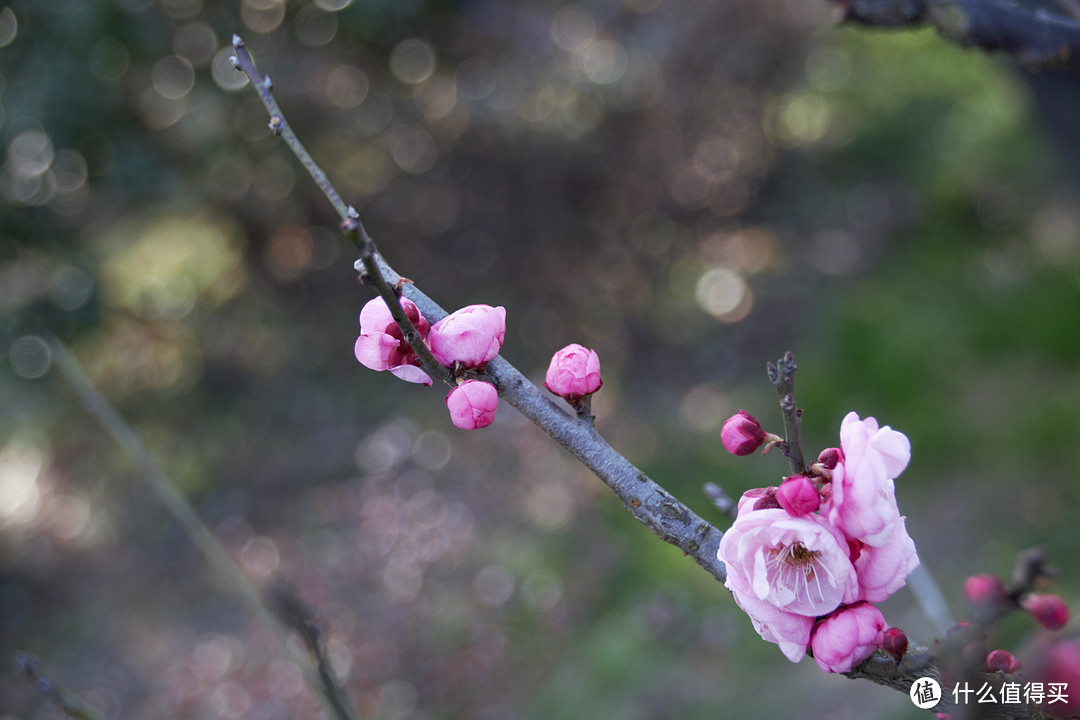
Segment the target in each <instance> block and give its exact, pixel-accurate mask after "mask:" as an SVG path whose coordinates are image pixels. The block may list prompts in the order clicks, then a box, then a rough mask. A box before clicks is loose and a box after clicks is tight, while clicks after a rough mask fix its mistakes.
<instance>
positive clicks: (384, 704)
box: [379, 680, 419, 720]
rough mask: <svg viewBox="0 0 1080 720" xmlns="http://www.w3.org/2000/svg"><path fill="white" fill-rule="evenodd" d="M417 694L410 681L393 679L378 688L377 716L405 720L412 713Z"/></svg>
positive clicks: (391, 719) (392, 719) (388, 719)
mask: <svg viewBox="0 0 1080 720" xmlns="http://www.w3.org/2000/svg"><path fill="white" fill-rule="evenodd" d="M418 699H419V695H418V694H417V692H416V688H415V687H413V686H412V684H411V683H407V682H405V681H404V680H394V681H391V682H388V683H386V684H385V685H383V686H382V687H381V688H379V717H385V718H387V720H405V718H408V717H410V716H412V715H413V712H414V711H415V710H416V703H417V700H418Z"/></svg>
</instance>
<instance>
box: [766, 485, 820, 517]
mask: <svg viewBox="0 0 1080 720" xmlns="http://www.w3.org/2000/svg"><path fill="white" fill-rule="evenodd" d="M776 501H777V502H779V503H780V507H782V508H784V509H785V510H787V511H788V515H791V516H793V517H799V516H800V515H806V514H807V513H812V512H814V511H815V510H817V509H818V505H820V504H821V496H820V495H818V487H817V483H815V482H814V481H813V480H811V479H810V478H808V477H806V476H805V475H791V476H789V477H787V478H784V482H782V483H780V487H779V488H777V490H776Z"/></svg>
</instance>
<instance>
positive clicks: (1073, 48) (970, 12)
mask: <svg viewBox="0 0 1080 720" xmlns="http://www.w3.org/2000/svg"><path fill="white" fill-rule="evenodd" d="M832 2H833V4H834V6H835V15H834V18H835V20H836V22H838V23H840V22H852V23H858V24H861V25H870V26H875V27H887V28H904V27H916V26H920V25H928V26H931V27H934V28H937V30H938V31H939V32H940V33H941V34H942V35H944V36H945V37H947V38H949V39H950V40H952V41H954V42H956V43H957V44H959V45H962V46H964V47H978V48H982V49H983V50H989V51H1001V52H1004V53H1007V54H1009V55H1011V56H1013V57H1014V58H1015V59H1016V61H1017V62H1018V63H1020V64H1021V65H1023V66H1024V67H1027V68H1030V69H1058V70H1080V21H1078V20H1076V19H1072V18H1069V17H1066V16H1063V15H1052V14H1050V13H1047V12H1045V11H1042V10H1035V9H1032V8H1025V7H1022V6H1018V5H1016V4H1013V3H1010V2H1005V1H1004V0H832Z"/></svg>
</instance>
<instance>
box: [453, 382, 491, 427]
mask: <svg viewBox="0 0 1080 720" xmlns="http://www.w3.org/2000/svg"><path fill="white" fill-rule="evenodd" d="M498 407H499V392H498V390H496V389H495V386H494V385H492V384H491V383H486V382H481V381H480V380H466V381H465V382H463V383H462V384H460V385H458V386H457V387H455V388H453V389H452V390H451V391H450V393H449V394H448V395H447V396H446V409H447V410H449V411H450V420H451V421H453V423H454V425H456V426H457V427H459V428H461V429H462V430H476V429H478V428H483V427H487V426H488V425H490V424H491V422H492V421H493V420H494V419H495V410H496V409H497V408H498Z"/></svg>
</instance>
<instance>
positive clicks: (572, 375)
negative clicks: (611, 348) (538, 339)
mask: <svg viewBox="0 0 1080 720" xmlns="http://www.w3.org/2000/svg"><path fill="white" fill-rule="evenodd" d="M603 384H604V382H603V380H601V379H600V356H599V355H597V354H596V351H595V350H590V349H589V348H587V347H585V346H583V345H578V344H577V343H571V344H569V345H567V346H566V347H564V348H563V349H562V350H559V351H558V352H556V353H555V354H554V355H552V357H551V364H549V365H548V369H547V375H546V376H545V378H544V386H545V387H546V388H547V389H548V390H550V391H551V392H553V393H555V394H556V395H558V396H560V397H562V398H564V399H566V400H567V401H569V402H574V401H575V400H580V399H581V398H583V397H585V396H586V395H591V394H593V393H594V392H596V391H597V390H599V389H600V386H601V385H603Z"/></svg>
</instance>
